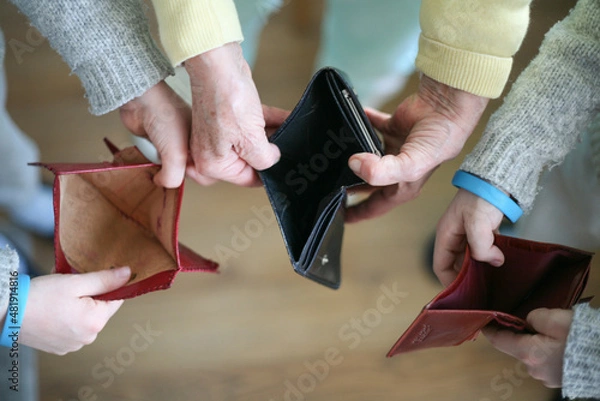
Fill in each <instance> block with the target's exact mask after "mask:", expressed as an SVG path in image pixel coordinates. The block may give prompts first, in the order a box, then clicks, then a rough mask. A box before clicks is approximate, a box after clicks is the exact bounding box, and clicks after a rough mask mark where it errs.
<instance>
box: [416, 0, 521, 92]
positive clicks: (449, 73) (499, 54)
mask: <svg viewBox="0 0 600 401" xmlns="http://www.w3.org/2000/svg"><path fill="white" fill-rule="evenodd" d="M530 3H531V0H422V3H421V16H420V20H421V37H420V38H419V54H418V56H417V59H416V66H417V68H418V69H419V70H420V71H421V72H423V73H424V74H425V75H427V76H429V77H431V78H433V79H435V80H437V81H439V82H442V83H444V84H446V85H448V86H451V87H453V88H458V89H462V90H464V91H467V92H470V93H473V94H476V95H479V96H483V97H488V98H497V97H499V96H500V95H501V94H502V90H503V89H504V86H505V85H506V81H507V80H508V76H509V73H510V70H511V68H512V57H513V55H514V54H515V53H516V52H517V50H518V49H519V47H520V46H521V43H522V41H523V38H524V37H525V34H526V32H527V27H528V24H529V5H530Z"/></svg>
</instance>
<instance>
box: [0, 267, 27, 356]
mask: <svg viewBox="0 0 600 401" xmlns="http://www.w3.org/2000/svg"><path fill="white" fill-rule="evenodd" d="M29 282H30V279H29V276H28V275H26V274H19V275H18V276H17V277H15V276H11V278H10V281H9V287H8V288H9V301H8V308H7V309H6V319H5V321H4V327H3V328H2V333H1V334H0V346H3V347H9V348H10V347H12V346H13V344H14V343H15V342H18V340H19V332H20V331H21V323H23V316H25V304H26V303H27V296H28V295H29Z"/></svg>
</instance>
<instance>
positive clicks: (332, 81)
mask: <svg viewBox="0 0 600 401" xmlns="http://www.w3.org/2000/svg"><path fill="white" fill-rule="evenodd" d="M327 78H328V80H327V81H328V83H329V86H330V88H331V92H332V93H333V94H334V97H335V99H336V101H337V102H338V105H339V107H340V110H341V111H342V112H343V113H344V117H345V118H346V120H347V122H348V124H349V125H351V126H352V127H353V128H354V129H353V133H354V135H355V136H356V139H357V141H358V142H359V143H360V145H361V148H362V151H363V152H369V153H373V154H376V155H377V156H382V155H383V149H382V146H381V142H380V140H379V137H377V135H376V134H375V132H374V131H373V128H372V127H371V123H370V122H369V120H368V119H367V116H366V115H365V114H364V112H363V111H362V108H361V107H358V105H359V101H358V99H357V98H356V95H355V94H354V91H353V90H352V89H351V88H350V85H349V84H347V83H346V82H345V81H343V79H342V77H341V76H339V75H337V74H332V73H330V74H328V75H327Z"/></svg>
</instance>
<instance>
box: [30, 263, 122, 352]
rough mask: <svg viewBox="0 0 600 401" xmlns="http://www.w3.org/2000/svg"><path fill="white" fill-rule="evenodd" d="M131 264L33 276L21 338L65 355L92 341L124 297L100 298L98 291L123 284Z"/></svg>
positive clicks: (34, 346) (37, 346) (47, 350)
mask: <svg viewBox="0 0 600 401" xmlns="http://www.w3.org/2000/svg"><path fill="white" fill-rule="evenodd" d="M130 274H131V272H130V269H129V268H128V267H122V268H119V269H114V270H104V271H100V272H94V273H84V274H51V275H47V276H42V277H36V278H34V279H33V280H31V289H30V291H29V298H28V300H27V304H26V306H25V316H24V318H23V324H22V327H21V333H20V337H19V342H20V343H22V344H25V345H27V346H29V347H32V348H36V349H39V350H41V351H45V352H50V353H53V354H58V355H64V354H66V353H68V352H73V351H77V350H79V349H80V348H81V347H83V346H84V345H88V344H91V343H92V342H94V340H95V339H96V336H97V335H98V333H99V332H100V331H101V330H102V329H103V328H104V325H105V324H106V322H107V321H108V319H110V318H111V317H112V316H113V315H114V314H115V312H116V311H117V310H118V309H119V307H120V306H121V305H122V304H123V301H122V300H120V301H96V300H94V299H92V298H91V296H94V295H100V294H104V293H106V292H109V291H112V290H115V289H117V288H119V287H121V286H123V285H124V284H125V283H127V281H128V280H129V276H130Z"/></svg>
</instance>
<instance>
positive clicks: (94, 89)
mask: <svg viewBox="0 0 600 401" xmlns="http://www.w3.org/2000/svg"><path fill="white" fill-rule="evenodd" d="M101 60H110V62H108V63H104V62H101ZM73 72H74V73H75V74H77V76H78V77H79V79H80V80H81V83H82V85H83V87H84V88H85V92H86V97H87V99H88V101H89V103H90V112H91V113H92V114H95V115H101V114H105V113H108V112H110V111H112V110H115V109H117V108H118V107H120V106H122V105H124V104H125V103H127V102H128V101H130V100H132V99H134V98H136V97H138V96H141V95H142V94H143V93H144V92H146V91H147V90H148V89H150V88H151V87H153V86H154V85H156V84H157V83H158V82H160V81H162V80H163V79H165V78H166V77H167V76H169V75H173V74H174V71H173V68H172V67H171V65H170V63H169V61H168V60H167V58H166V57H165V56H164V55H163V54H162V53H161V52H160V50H159V49H158V48H157V47H156V44H155V43H154V41H153V40H152V37H151V36H150V34H149V33H148V34H147V35H143V36H141V37H139V38H138V39H137V43H135V42H131V41H130V42H128V44H127V46H124V47H120V46H115V47H112V48H104V49H100V50H99V54H98V57H97V58H94V59H91V60H88V61H84V62H82V63H81V64H80V65H78V66H77V67H76V68H75V69H74V70H73Z"/></svg>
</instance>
